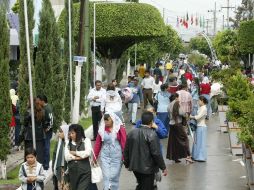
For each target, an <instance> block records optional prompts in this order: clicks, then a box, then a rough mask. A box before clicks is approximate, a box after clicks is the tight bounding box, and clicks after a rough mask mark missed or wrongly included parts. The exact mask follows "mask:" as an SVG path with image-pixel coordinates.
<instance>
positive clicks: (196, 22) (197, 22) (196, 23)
mask: <svg viewBox="0 0 254 190" xmlns="http://www.w3.org/2000/svg"><path fill="white" fill-rule="evenodd" d="M196 26H198V15H196Z"/></svg>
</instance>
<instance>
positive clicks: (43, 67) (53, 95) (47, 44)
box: [35, 0, 64, 131]
mask: <svg viewBox="0 0 254 190" xmlns="http://www.w3.org/2000/svg"><path fill="white" fill-rule="evenodd" d="M45 71H47V72H45ZM35 85H36V92H37V94H45V95H46V96H47V97H48V100H49V102H50V103H51V104H52V108H53V114H54V126H53V129H54V131H55V130H56V129H57V128H58V127H59V126H60V125H61V122H62V114H63V92H64V80H63V64H62V60H61V52H60V38H59V34H58V28H57V24H56V19H55V16H54V11H53V9H52V6H51V3H50V1H49V0H43V4H42V10H41V12H40V26H39V41H38V52H37V57H36V63H35Z"/></svg>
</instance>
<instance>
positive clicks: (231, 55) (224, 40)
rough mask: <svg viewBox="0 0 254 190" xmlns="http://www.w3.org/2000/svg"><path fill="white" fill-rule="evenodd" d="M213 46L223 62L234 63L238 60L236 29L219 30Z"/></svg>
mask: <svg viewBox="0 0 254 190" xmlns="http://www.w3.org/2000/svg"><path fill="white" fill-rule="evenodd" d="M213 46H214V48H215V50H216V53H217V56H218V58H219V59H220V60H221V62H228V63H232V62H236V61H237V60H238V56H237V55H238V48H237V34H236V31H234V30H224V31H221V32H218V33H217V34H216V36H215V38H214V40H213ZM238 62H239V61H238Z"/></svg>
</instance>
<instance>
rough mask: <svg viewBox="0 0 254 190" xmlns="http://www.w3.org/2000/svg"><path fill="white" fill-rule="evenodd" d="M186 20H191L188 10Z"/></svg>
mask: <svg viewBox="0 0 254 190" xmlns="http://www.w3.org/2000/svg"><path fill="white" fill-rule="evenodd" d="M186 21H187V22H188V21H189V15H188V12H187V15H186Z"/></svg>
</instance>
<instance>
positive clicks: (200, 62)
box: [188, 53, 207, 70]
mask: <svg viewBox="0 0 254 190" xmlns="http://www.w3.org/2000/svg"><path fill="white" fill-rule="evenodd" d="M188 61H189V62H190V63H193V64H194V65H196V66H197V67H198V68H199V69H200V70H201V69H202V68H203V66H204V65H205V64H206V63H207V59H206V58H205V57H204V55H200V54H197V53H191V54H189V55H188Z"/></svg>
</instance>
